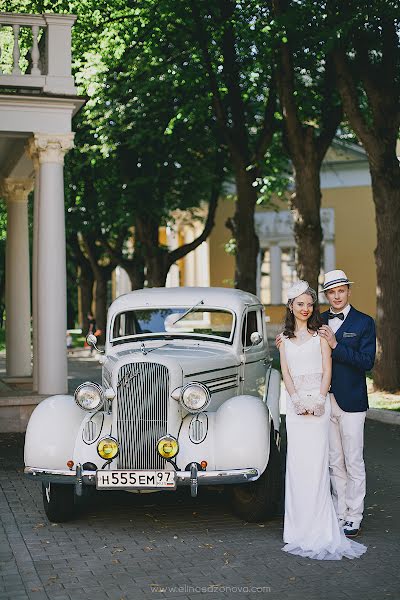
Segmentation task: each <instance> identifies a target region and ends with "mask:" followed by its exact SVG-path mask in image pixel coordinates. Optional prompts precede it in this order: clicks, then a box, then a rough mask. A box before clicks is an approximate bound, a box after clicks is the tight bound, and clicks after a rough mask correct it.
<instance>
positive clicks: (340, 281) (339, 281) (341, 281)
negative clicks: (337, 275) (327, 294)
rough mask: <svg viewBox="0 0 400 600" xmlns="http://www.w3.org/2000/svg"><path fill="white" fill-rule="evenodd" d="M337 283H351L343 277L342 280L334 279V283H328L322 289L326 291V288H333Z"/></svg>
mask: <svg viewBox="0 0 400 600" xmlns="http://www.w3.org/2000/svg"><path fill="white" fill-rule="evenodd" d="M336 283H350V281H349V280H348V279H344V278H343V277H342V278H341V279H334V280H333V281H328V283H324V285H323V286H322V287H323V289H325V288H326V287H328V286H331V285H333V284H336Z"/></svg>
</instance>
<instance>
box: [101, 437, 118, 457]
mask: <svg viewBox="0 0 400 600" xmlns="http://www.w3.org/2000/svg"><path fill="white" fill-rule="evenodd" d="M118 452H119V444H118V442H117V440H116V439H114V438H112V437H110V436H109V437H105V438H103V439H101V440H99V441H98V443H97V453H98V455H99V456H101V458H104V459H105V460H112V459H113V458H115V457H116V456H117V454H118Z"/></svg>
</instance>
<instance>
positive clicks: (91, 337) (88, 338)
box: [86, 333, 104, 354]
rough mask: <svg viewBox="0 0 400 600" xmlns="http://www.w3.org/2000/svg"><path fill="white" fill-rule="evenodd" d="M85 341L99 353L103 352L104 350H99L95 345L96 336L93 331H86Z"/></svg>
mask: <svg viewBox="0 0 400 600" xmlns="http://www.w3.org/2000/svg"><path fill="white" fill-rule="evenodd" d="M86 341H87V343H88V344H89V346H93V348H94V349H95V350H97V352H98V353H99V354H104V350H99V348H98V347H97V337H96V336H95V335H94V333H88V335H87V336H86Z"/></svg>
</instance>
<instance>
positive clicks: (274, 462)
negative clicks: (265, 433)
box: [231, 424, 282, 523]
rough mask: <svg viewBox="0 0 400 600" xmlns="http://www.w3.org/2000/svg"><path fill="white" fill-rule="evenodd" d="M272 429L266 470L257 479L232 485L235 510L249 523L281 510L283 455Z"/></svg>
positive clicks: (273, 515) (272, 515)
mask: <svg viewBox="0 0 400 600" xmlns="http://www.w3.org/2000/svg"><path fill="white" fill-rule="evenodd" d="M271 427H273V425H272V424H271ZM272 431H273V430H272ZM272 431H271V441H270V456H269V460H268V465H267V468H266V469H265V471H264V472H263V473H262V475H261V476H260V477H259V478H258V479H257V481H254V482H252V483H244V484H241V485H235V486H233V487H232V491H231V494H232V506H233V510H234V512H235V514H236V515H237V516H238V517H240V518H241V519H244V520H245V521H247V522H249V523H254V522H257V521H264V520H267V519H272V518H273V517H275V516H276V515H277V513H278V511H279V504H280V499H281V494H282V468H281V456H280V452H279V450H278V448H277V446H276V443H275V439H274V436H273V433H272Z"/></svg>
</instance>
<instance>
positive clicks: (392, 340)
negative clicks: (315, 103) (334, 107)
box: [328, 0, 400, 391]
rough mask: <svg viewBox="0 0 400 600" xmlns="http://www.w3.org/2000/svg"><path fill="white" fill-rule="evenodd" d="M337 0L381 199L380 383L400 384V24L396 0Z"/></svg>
mask: <svg viewBox="0 0 400 600" xmlns="http://www.w3.org/2000/svg"><path fill="white" fill-rule="evenodd" d="M341 8H342V7H341V5H339V4H335V5H333V6H332V7H331V10H330V12H329V25H328V26H330V27H331V28H332V31H333V34H334V37H333V39H332V40H331V44H332V46H333V49H334V50H333V56H334V63H335V68H336V74H337V80H338V87H339V91H340V95H341V98H342V102H343V106H344V110H345V113H346V116H347V118H348V120H349V122H350V125H351V127H352V128H353V129H354V131H355V133H356V135H357V136H358V138H359V140H360V141H361V142H362V144H363V146H364V148H365V151H366V153H367V156H368V161H369V168H370V172H371V181H372V194H373V200H374V204H375V215H376V227H377V247H376V250H375V260H376V271H377V338H378V355H377V363H376V366H375V369H374V382H375V384H376V385H377V386H378V387H380V388H383V389H387V390H389V391H395V390H399V389H400V369H399V365H400V321H399V313H400V294H399V291H398V283H399V281H400V165H399V160H398V158H397V155H396V145H397V141H398V139H399V127H400V42H399V36H400V25H399V13H398V6H396V3H395V2H390V1H386V0H385V1H379V2H375V1H373V2H369V3H368V4H367V5H366V4H364V3H360V2H358V1H357V0H353V1H352V2H351V3H350V5H349V7H347V11H346V12H345V13H344V14H343V12H342V9H341Z"/></svg>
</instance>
